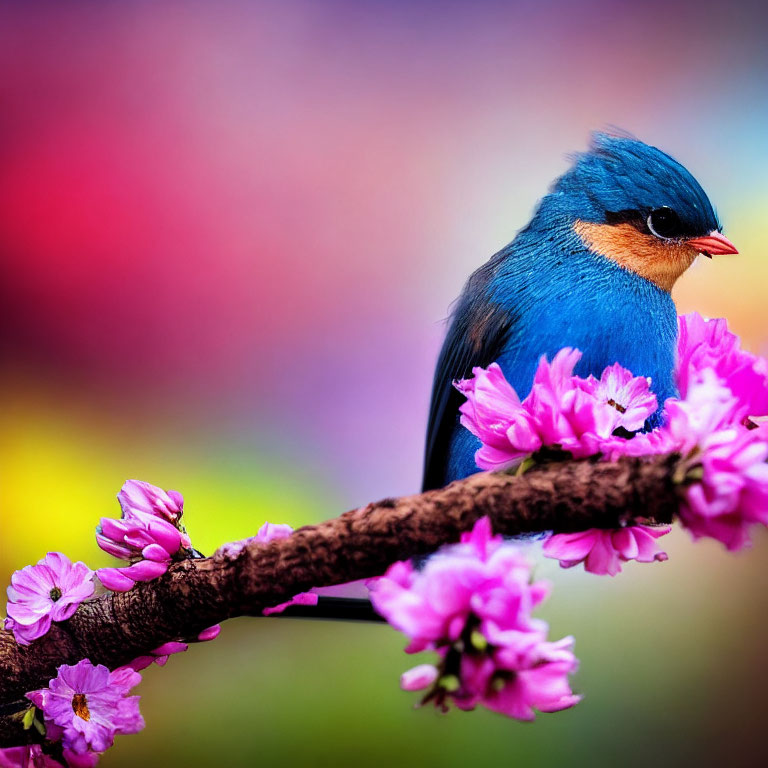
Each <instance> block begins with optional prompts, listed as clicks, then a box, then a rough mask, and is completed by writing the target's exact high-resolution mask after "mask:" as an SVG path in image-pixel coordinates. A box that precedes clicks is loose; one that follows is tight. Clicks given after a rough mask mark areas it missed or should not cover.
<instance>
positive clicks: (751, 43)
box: [0, 0, 768, 768]
mask: <svg viewBox="0 0 768 768" xmlns="http://www.w3.org/2000/svg"><path fill="white" fill-rule="evenodd" d="M767 27H768V7H766V6H765V5H764V4H761V3H757V2H755V3H752V4H749V3H747V4H731V5H728V7H727V8H726V6H725V5H724V4H722V3H715V2H707V0H698V1H697V2H684V3H669V2H658V1H657V0H646V2H643V3H625V4H622V3H616V2H608V0H595V1H594V2H587V3H581V2H572V1H571V0H552V1H551V2H546V1H542V0H538V2H533V1H531V2H504V3H502V2H488V3H485V2H476V3H469V2H465V3H455V2H449V1H448V0H441V2H435V1H430V2H416V1H414V2H394V1H393V0H389V2H384V1H381V2H374V1H371V2H359V1H357V2H356V1H355V0H336V1H335V2H312V1H311V0H307V1H306V2H224V1H222V0H219V2H215V3H213V2H210V3H204V2H168V1H166V2H160V1H159V0H157V1H155V2H122V3H117V2H69V3H59V2H51V3H43V2H35V3H29V2H4V3H3V4H2V6H0V66H1V67H2V73H3V76H2V78H0V373H1V375H2V378H1V380H0V390H1V391H2V409H1V412H0V451H1V452H2V465H1V467H2V469H1V471H2V477H1V479H0V582H1V583H2V584H6V583H7V581H8V578H9V575H10V573H11V572H12V571H13V570H14V569H16V568H19V567H21V566H23V565H25V564H27V563H30V562H35V561H36V560H37V559H38V558H39V557H41V556H42V555H43V554H44V553H45V552H46V551H48V550H50V549H60V550H63V551H65V552H67V553H68V554H69V555H70V556H73V557H77V558H82V559H85V560H87V562H88V563H89V564H92V565H93V566H98V565H104V564H106V563H107V560H108V558H106V556H105V555H103V554H102V553H100V552H99V551H98V550H97V548H96V545H95V543H94V540H93V528H94V525H95V524H96V522H97V519H98V518H99V516H101V515H105V514H113V513H115V511H116V510H117V505H116V502H115V500H114V496H115V494H116V492H117V491H118V489H119V488H120V486H121V484H122V483H123V481H124V480H125V479H127V478H130V477H136V478H141V479H145V480H149V481H150V482H152V483H155V484H158V485H161V486H164V487H169V488H176V489H178V490H180V491H182V493H183V494H184V496H185V498H186V510H187V512H186V518H187V526H188V528H189V530H190V532H191V533H192V536H193V540H194V542H195V544H196V545H197V546H198V548H199V549H201V550H203V551H206V552H210V551H212V550H213V549H214V548H215V547H216V546H217V545H218V544H220V543H222V542H223V541H228V540H232V539H236V538H240V537H243V536H247V535H251V534H253V533H255V531H256V530H257V528H258V527H259V526H260V525H261V523H262V522H263V521H264V520H267V519H268V520H270V521H273V522H289V523H291V524H293V525H300V524H304V523H309V522H312V521H318V520H321V519H324V518H327V517H331V516H335V515H337V514H338V513H340V512H342V511H344V510H345V509H347V508H350V507H353V506H357V505H359V504H361V503H364V502H367V501H369V500H372V499H375V498H378V497H381V496H385V495H393V494H401V493H408V492H413V491H415V490H417V489H418V486H419V482H420V472H421V456H422V441H423V431H424V426H425V421H426V409H427V404H428V397H429V390H430V382H431V376H432V369H433V366H434V362H435V359H436V355H437V351H438V348H439V345H440V342H441V338H442V334H443V332H444V325H443V319H444V318H445V317H446V314H447V310H448V306H449V304H450V302H451V301H452V300H453V299H454V298H455V297H456V296H457V294H458V293H459V291H460V289H461V286H462V284H463V281H464V280H465V279H466V277H467V276H468V274H469V273H470V272H471V271H472V270H473V269H474V268H475V267H476V266H478V265H479V264H480V263H482V262H483V261H485V260H486V259H487V258H488V256H490V255H491V254H492V253H494V252H495V251H496V250H498V249H499V248H500V247H501V246H503V245H504V244H506V243H507V242H508V241H509V240H511V239H512V237H513V236H514V234H515V232H516V230H517V229H519V228H520V227H521V226H523V225H524V224H525V222H526V221H527V219H528V217H529V215H530V212H531V210H532V208H533V206H534V204H535V202H536V200H537V199H538V198H539V197H540V196H541V195H542V194H543V193H544V192H545V190H546V188H547V185H548V184H549V182H550V181H551V180H552V179H553V178H554V177H555V176H556V175H558V174H559V173H560V172H562V171H563V170H564V169H565V168H566V164H567V160H566V155H567V153H569V152H573V151H577V150H581V149H583V148H584V147H585V145H586V142H587V139H588V134H589V132H590V131H591V130H593V129H596V128H604V127H606V126H608V125H616V126H619V127H621V128H623V129H626V130H629V131H631V132H633V133H634V134H636V135H637V136H638V137H640V138H642V139H644V140H646V141H648V142H650V143H653V144H655V145H657V146H659V147H661V148H663V149H665V150H666V151H668V152H670V153H671V154H673V155H674V156H676V157H677V158H678V159H680V160H681V161H682V162H683V163H684V164H686V165H687V166H688V167H689V168H690V170H691V171H692V172H693V173H694V174H695V175H696V176H697V177H698V178H699V180H700V181H701V182H702V184H703V185H704V187H705V188H706V189H707V190H708V191H709V193H710V195H711V197H712V199H713V201H714V203H715V205H716V206H717V208H718V210H719V213H720V215H721V217H722V220H723V222H724V224H725V232H726V234H727V235H728V237H729V238H731V239H732V240H733V241H734V242H735V243H736V244H737V245H738V247H739V248H740V250H741V254H740V255H739V256H736V257H724V258H721V259H715V260H713V261H708V260H705V261H706V263H701V264H697V265H696V266H695V267H694V268H693V269H692V270H691V271H690V272H689V273H688V274H687V275H686V276H685V277H684V278H683V279H682V280H681V282H680V285H679V288H678V289H677V291H676V298H677V301H678V306H679V308H680V310H681V311H690V310H693V309H697V310H699V311H701V312H702V313H704V314H707V315H710V316H726V317H728V319H729V321H730V323H731V326H732V328H734V329H735V330H736V331H737V332H738V333H739V334H741V336H742V337H743V339H744V340H745V343H746V344H747V345H748V346H749V347H750V348H751V349H753V350H755V351H759V350H761V349H762V350H763V351H768V347H766V346H765V344H766V340H767V339H768V332H767V329H766V321H768V302H766V299H765V286H766V281H767V280H768V246H767V245H766V243H765V240H766V239H767V237H768V221H767V219H766V214H765V212H766V210H768V138H766V137H768V47H766V45H765V33H766V28H767ZM667 539H668V541H667V542H665V543H666V544H667V547H666V549H667V551H668V552H669V554H670V560H669V562H667V563H664V564H655V565H651V566H648V565H638V564H630V565H629V567H628V568H627V569H626V571H625V572H624V573H622V574H621V575H619V576H618V577H617V578H615V579H613V580H612V579H609V578H599V577H594V576H591V575H589V574H584V573H581V572H575V571H574V572H570V571H566V572H560V571H559V570H558V569H557V567H556V566H554V565H553V564H552V563H551V562H547V563H543V562H542V563H541V564H540V566H539V568H538V572H539V573H540V574H543V575H545V576H548V577H550V578H552V579H553V580H554V582H555V590H554V595H553V597H552V598H551V599H550V601H549V603H548V604H546V605H545V606H544V609H543V610H542V611H541V613H540V615H542V616H544V617H546V618H547V619H548V620H549V621H550V622H551V626H552V636H553V637H561V636H563V635H565V634H574V635H575V636H576V638H577V643H576V650H577V654H578V655H579V657H580V658H581V659H582V667H581V670H580V672H579V674H578V676H577V679H576V688H577V689H578V690H579V691H580V692H582V693H583V694H584V695H585V698H584V701H583V702H582V703H581V704H580V705H579V706H578V707H577V708H575V709H574V710H571V711H568V712H564V713H561V714H556V715H544V716H542V717H540V718H539V720H538V721H537V722H536V723H535V724H534V725H522V724H520V723H516V722H513V721H510V720H507V719H505V718H503V717H501V716H499V715H494V714H491V713H488V712H483V711H478V712H475V713H471V714H464V713H460V712H454V713H451V714H450V715H448V716H439V715H437V714H436V713H434V712H432V711H429V710H421V711H413V709H412V704H413V702H414V697H413V695H412V694H406V693H402V692H400V691H399V690H398V676H399V674H400V672H401V671H403V670H404V669H406V668H407V667H408V666H410V665H411V664H412V659H410V658H407V657H406V656H405V655H404V654H403V653H402V647H403V645H404V640H403V639H402V638H401V637H400V636H398V635H397V634H396V633H395V632H394V631H393V630H391V629H389V628H387V627H386V626H368V625H351V624H346V625H345V624H339V623H322V622H307V621H299V620H286V619H263V620H256V619H250V620H246V619H242V620H237V621H232V622H228V623H227V624H226V625H225V626H224V630H223V632H222V635H221V637H220V639H218V640H217V641H216V642H215V643H213V644H209V645H203V646H198V647H193V648H192V649H191V650H190V651H189V652H188V653H187V654H185V655H183V656H180V657H178V658H174V659H172V661H171V662H170V663H169V665H168V667H167V668H166V669H163V670H161V669H152V670H149V671H148V672H147V673H146V679H145V682H144V684H143V686H142V690H141V693H142V695H143V699H142V709H143V712H144V714H145V717H146V720H147V723H148V725H147V728H146V730H145V731H144V732H143V733H141V734H140V735H138V736H132V737H123V738H120V739H119V740H118V744H117V747H116V748H115V749H114V750H112V751H111V752H110V753H109V754H108V755H106V756H105V758H104V759H103V763H102V764H103V765H104V766H105V767H108V766H113V767H117V766H129V765H136V764H138V763H141V764H143V765H185V766H189V767H190V768H192V767H193V766H208V765H228V766H249V765H254V764H261V765H279V766H283V765H300V766H303V765H307V766H315V765H317V766H325V765H328V766H347V765H348V766H358V765H365V766H368V765H371V766H376V765H390V764H396V765H398V766H425V765H438V764H439V765H443V766H465V765H467V764H475V765H494V766H496V765H500V764H501V765H505V764H515V765H525V766H549V765H555V764H563V763H565V762H567V764H569V765H572V766H582V765H583V766H594V765H623V766H640V765H643V766H645V765H649V764H654V765H681V764H685V765H689V764H699V765H713V766H714V765H721V764H723V763H725V762H727V763H728V764H729V765H756V764H759V763H760V760H759V759H758V757H757V756H759V755H761V754H762V751H763V745H764V730H765V726H764V720H765V716H766V714H767V708H766V704H765V688H766V684H768V665H767V664H766V651H765V644H764V637H765V632H766V629H768V618H767V617H766V610H767V609H768V597H767V595H768V591H767V588H768V539H767V538H766V536H765V535H760V536H758V537H757V540H756V542H755V546H754V548H753V549H752V550H751V551H749V552H747V553H745V554H742V555H738V556H733V555H726V554H725V553H724V552H723V551H722V550H721V549H720V548H718V547H717V546H715V545H714V544H709V543H703V544H695V545H694V544H692V543H691V542H690V540H689V539H688V537H687V536H685V535H684V534H682V533H681V532H679V531H675V532H673V534H672V535H671V536H669V537H667Z"/></svg>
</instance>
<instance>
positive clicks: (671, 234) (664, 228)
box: [647, 206, 683, 240]
mask: <svg viewBox="0 0 768 768" xmlns="http://www.w3.org/2000/svg"><path fill="white" fill-rule="evenodd" d="M647 221H648V229H650V230H651V234H653V235H656V237H660V238H661V239H662V240H672V239H674V238H676V237H680V236H681V235H682V234H683V222H682V221H680V217H679V216H678V215H677V214H676V213H675V212H674V211H673V210H672V209H671V208H667V206H664V207H663V208H656V209H654V210H653V211H651V212H650V214H648V220H647Z"/></svg>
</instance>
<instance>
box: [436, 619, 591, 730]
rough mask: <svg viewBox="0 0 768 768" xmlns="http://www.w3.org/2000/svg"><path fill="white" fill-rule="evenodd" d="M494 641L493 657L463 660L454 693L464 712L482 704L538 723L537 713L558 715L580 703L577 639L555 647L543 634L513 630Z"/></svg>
mask: <svg viewBox="0 0 768 768" xmlns="http://www.w3.org/2000/svg"><path fill="white" fill-rule="evenodd" d="M493 642H494V648H493V650H492V651H491V652H490V653H486V654H483V655H480V654H475V655H469V654H468V655H464V656H462V659H461V677H460V685H459V688H458V689H457V690H456V691H455V692H454V693H452V694H451V696H452V698H453V699H454V702H455V703H456V705H457V706H458V707H459V708H460V709H465V710H466V709H474V707H475V706H477V705H478V704H481V705H483V706H484V707H486V708H488V709H491V710H493V711H494V712H500V713H501V714H504V715H507V716H508V717H513V718H515V719H517V720H533V719H534V718H535V712H534V709H538V710H539V711H540V712H559V711H560V710H563V709H568V708H569V707H572V706H574V705H575V704H577V703H578V702H579V701H580V700H581V697H580V696H577V695H575V694H574V693H573V692H572V691H571V687H570V684H569V682H568V676H569V675H571V674H573V673H574V672H575V671H576V670H577V669H578V665H579V664H578V660H577V659H576V657H575V656H574V655H573V638H572V637H565V638H563V639H562V640H560V641H558V642H556V643H551V642H547V641H546V639H545V638H544V637H543V635H542V634H541V633H538V632H516V631H514V630H511V631H510V630H508V631H506V632H504V633H497V635H496V636H495V637H494V638H493Z"/></svg>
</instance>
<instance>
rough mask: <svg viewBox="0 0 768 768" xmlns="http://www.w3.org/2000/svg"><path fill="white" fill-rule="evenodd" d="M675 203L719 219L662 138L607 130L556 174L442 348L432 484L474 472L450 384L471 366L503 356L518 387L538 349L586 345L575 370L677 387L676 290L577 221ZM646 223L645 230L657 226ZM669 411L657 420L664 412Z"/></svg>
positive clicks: (706, 223) (702, 227) (690, 226)
mask: <svg viewBox="0 0 768 768" xmlns="http://www.w3.org/2000/svg"><path fill="white" fill-rule="evenodd" d="M662 207H667V208H671V209H672V210H673V211H675V212H676V214H677V215H678V216H679V217H680V226H681V231H684V232H685V233H686V236H690V237H694V236H703V235H705V234H707V233H709V232H712V231H713V230H718V231H719V229H720V225H719V222H718V221H717V218H716V216H715V212H714V209H713V208H712V205H711V203H710V202H709V199H708V198H707V196H706V194H705V193H704V191H703V190H702V188H701V187H700V185H699V184H698V182H697V181H696V180H695V179H694V178H693V176H691V174H690V173H689V172H688V171H687V170H686V169H685V168H684V167H683V166H682V165H680V164H679V163H677V162H676V161H675V160H673V159H672V158H671V157H669V156H668V155H666V154H664V153H663V152H661V151H660V150H658V149H656V148H654V147H650V146H648V145H646V144H643V143H642V142H640V141H637V140H636V139H631V138H627V137H615V136H607V135H605V134H598V135H596V136H595V137H594V138H593V143H592V145H591V148H590V151H589V152H587V153H584V154H582V155H579V156H577V158H576V160H575V163H574V165H573V166H572V168H571V169H570V170H569V171H568V172H567V173H566V174H565V175H564V176H562V177H561V178H560V179H558V180H557V181H556V182H555V184H554V185H553V187H552V189H551V191H550V193H549V194H548V195H547V196H546V197H545V198H544V199H543V200H542V201H541V203H540V205H539V207H538V209H537V211H536V212H535V214H534V216H533V219H532V220H531V222H530V223H529V224H528V226H527V227H525V229H523V230H522V231H521V232H520V233H519V234H518V235H517V237H516V238H515V239H514V240H513V242H512V243H510V244H509V245H508V246H507V247H506V248H504V249H503V250H502V251H500V252H499V253H497V254H496V255H495V256H493V257H492V258H491V259H490V261H489V262H488V263H487V264H485V265H483V266H482V267H481V268H480V269H479V270H477V272H475V273H474V274H473V275H472V277H470V279H469V281H468V282H467V285H466V286H465V288H464V291H463V293H462V296H461V297H460V299H459V301H458V303H457V305H456V309H455V311H454V313H453V316H452V319H451V326H450V328H449V331H448V335H447V337H446V341H445V344H444V345H443V350H442V352H441V355H440V359H439V360H438V366H437V370H436V373H435V382H434V387H433V394H432V407H431V410H430V418H429V425H428V429H427V449H426V457H425V474H424V488H425V489H428V488H432V487H437V486H439V485H444V484H445V483H447V482H450V481H452V480H455V479H458V478H461V477H466V476H467V475H469V474H472V473H474V472H477V471H478V470H477V467H476V465H475V462H474V453H475V451H476V450H477V448H478V447H479V441H478V440H477V439H476V438H475V437H474V436H473V435H471V434H470V433H469V432H468V431H467V430H465V429H464V428H463V427H461V426H460V425H459V422H458V406H459V405H460V403H461V397H460V396H458V394H457V393H456V392H455V390H454V389H453V387H452V386H451V382H452V381H453V380H454V379H457V378H465V377H468V376H469V375H471V370H472V367H473V366H476V365H479V366H483V367H485V366H487V365H489V364H490V363H491V362H493V361H497V362H498V363H499V364H500V365H501V368H502V370H503V371H504V374H505V375H506V377H507V379H508V380H509V382H510V383H511V384H512V386H513V387H514V388H515V390H516V391H517V392H518V394H519V395H520V396H521V397H524V396H525V395H526V394H527V393H528V391H529V390H530V388H531V384H532V381H533V376H534V373H535V370H536V366H537V364H538V361H539V358H540V357H541V355H547V356H548V357H549V358H550V359H551V358H552V357H553V356H554V355H555V353H556V352H558V351H559V350H560V349H562V348H563V347H576V348H578V349H580V350H581V351H582V352H583V357H582V358H581V360H580V362H579V364H578V366H577V368H576V373H577V374H578V375H581V376H587V375H589V374H594V375H596V376H599V375H600V374H601V373H602V371H603V369H604V368H605V367H607V366H609V365H612V364H613V363H615V362H618V363H620V364H621V365H623V366H624V367H626V368H628V369H629V370H631V371H632V372H633V373H634V374H635V375H636V376H647V377H649V378H650V379H651V386H652V389H653V391H654V392H655V393H656V396H657V398H658V400H659V403H663V401H664V400H665V399H666V398H668V397H671V396H673V395H675V394H676V390H675V384H674V378H673V370H674V362H675V345H676V339H677V313H676V310H675V305H674V302H673V301H672V297H671V296H670V294H669V292H668V291H667V290H664V289H663V288H661V287H659V286H658V285H656V284H655V283H654V282H652V281H651V280H650V279H646V277H643V276H641V275H640V274H638V273H637V272H634V271H631V270H630V269H627V268H626V267H625V266H621V265H620V264H619V263H617V262H616V261H614V260H612V259H610V258H606V257H605V256H604V255H601V254H600V253H595V252H593V250H591V249H590V248H588V247H587V246H586V245H585V243H584V241H583V240H582V238H581V237H580V236H579V235H578V234H577V232H576V231H575V230H574V225H575V223H576V222H579V221H581V222H592V223H594V224H598V225H605V226H608V227H610V226H611V225H612V223H613V222H615V221H617V220H622V221H624V220H631V221H636V226H637V227H638V228H639V229H642V228H643V227H644V226H645V221H646V218H647V217H648V215H649V214H650V213H651V211H654V210H655V209H658V208H662ZM644 231H645V235H644V236H645V237H648V238H649V239H650V240H653V237H652V236H651V235H650V234H648V233H647V230H644ZM660 419H661V415H660V412H659V413H657V414H656V416H655V417H654V420H653V424H652V425H651V426H653V425H655V424H657V423H659V421H660Z"/></svg>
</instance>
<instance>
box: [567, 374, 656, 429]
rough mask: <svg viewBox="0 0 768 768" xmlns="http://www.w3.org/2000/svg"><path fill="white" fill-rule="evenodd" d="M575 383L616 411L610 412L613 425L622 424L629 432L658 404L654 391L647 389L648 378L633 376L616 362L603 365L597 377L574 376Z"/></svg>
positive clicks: (644, 419) (639, 424) (653, 411)
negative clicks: (607, 365)
mask: <svg viewBox="0 0 768 768" xmlns="http://www.w3.org/2000/svg"><path fill="white" fill-rule="evenodd" d="M575 383H576V384H577V386H580V387H581V388H582V389H584V390H585V391H586V392H589V393H590V394H591V395H592V396H593V397H594V398H595V399H596V400H598V401H599V402H600V403H602V404H603V405H606V406H608V407H610V408H612V409H613V410H614V411H615V412H616V414H617V415H613V414H611V415H612V416H613V418H614V419H615V422H616V426H615V427H614V429H616V428H617V427H623V428H624V429H626V430H628V431H629V432H635V431H637V430H638V429H642V428H643V425H644V424H645V421H646V419H647V418H648V417H649V416H650V415H651V414H653V413H655V411H656V409H657V408H658V407H659V404H658V401H657V399H656V395H654V394H653V392H651V382H650V380H649V379H645V378H643V377H642V376H633V375H632V373H631V372H630V371H628V370H627V369H626V368H622V367H621V366H620V365H619V364H618V363H615V364H614V365H611V366H609V367H608V368H606V369H605V370H604V371H603V375H602V376H601V377H600V378H599V379H596V378H595V377H594V376H590V377H589V378H587V379H579V378H578V377H576V381H575Z"/></svg>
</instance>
